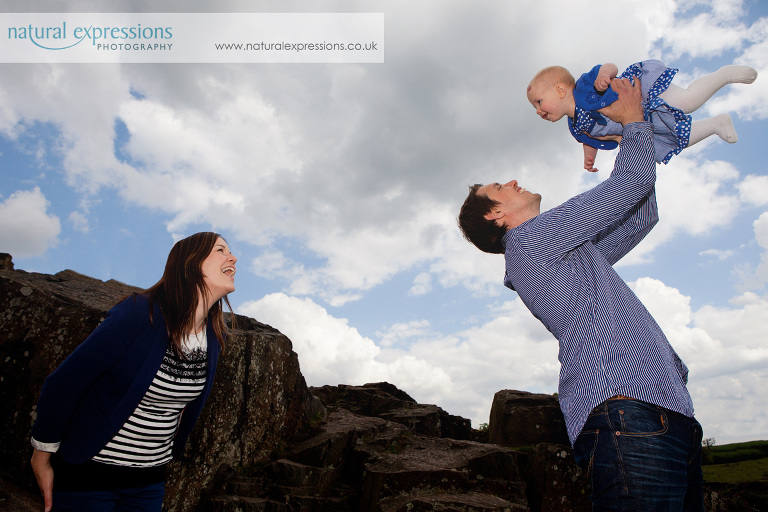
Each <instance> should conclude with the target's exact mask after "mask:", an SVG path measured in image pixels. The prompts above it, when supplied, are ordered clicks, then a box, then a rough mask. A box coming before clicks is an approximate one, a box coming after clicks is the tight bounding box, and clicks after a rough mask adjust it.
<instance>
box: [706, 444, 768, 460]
mask: <svg viewBox="0 0 768 512" xmlns="http://www.w3.org/2000/svg"><path fill="white" fill-rule="evenodd" d="M707 451H709V454H710V455H711V456H712V459H711V464H725V463H729V462H743V461H747V460H755V459H762V458H765V457H768V441H750V442H748V443H732V444H724V445H722V446H711V447H709V448H705V449H704V452H705V457H704V459H705V461H707V459H708V457H707V456H706V452H707Z"/></svg>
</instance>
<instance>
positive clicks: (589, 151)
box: [582, 144, 598, 172]
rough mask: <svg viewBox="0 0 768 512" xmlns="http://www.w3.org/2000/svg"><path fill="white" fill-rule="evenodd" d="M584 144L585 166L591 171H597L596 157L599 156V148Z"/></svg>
mask: <svg viewBox="0 0 768 512" xmlns="http://www.w3.org/2000/svg"><path fill="white" fill-rule="evenodd" d="M582 146H584V168H585V169H586V170H588V171H589V172H597V171H598V169H597V168H595V157H596V156H597V148H593V147H592V146H590V145H589V144H582Z"/></svg>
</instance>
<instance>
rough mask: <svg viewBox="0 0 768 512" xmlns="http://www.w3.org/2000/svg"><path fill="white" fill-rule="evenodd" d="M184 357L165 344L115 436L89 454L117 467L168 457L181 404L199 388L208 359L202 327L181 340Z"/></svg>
mask: <svg viewBox="0 0 768 512" xmlns="http://www.w3.org/2000/svg"><path fill="white" fill-rule="evenodd" d="M184 347H185V351H184V355H185V358H181V357H179V356H178V355H177V354H176V353H175V352H174V350H173V347H172V346H171V345H170V344H169V346H168V350H167V351H166V353H165V357H164V358H163V362H162V364H161V365H160V369H159V370H158V372H157V375H156V376H155V378H154V380H153V381H152V384H151V385H150V386H149V389H148V390H147V392H146V393H145V394H144V398H142V399H141V402H140V403H139V405H138V406H137V407H136V410H135V411H133V414H131V417H130V418H128V420H127V421H126V422H125V424H124V425H123V427H122V428H121V429H120V431H119V432H118V433H117V434H115V437H113V438H112V440H111V441H110V442H109V443H107V444H106V445H105V446H104V448H102V449H101V451H100V452H99V453H98V454H97V455H96V456H94V457H93V460H94V461H96V462H101V463H103V464H112V465H118V466H131V467H153V466H159V465H162V464H166V463H167V462H169V461H170V460H171V450H172V448H173V436H174V434H175V433H176V428H177V427H178V424H179V419H180V418H181V412H182V411H183V410H184V407H186V405H187V404H188V403H190V402H192V401H193V400H194V399H195V398H197V397H198V396H199V395H200V393H202V391H203V387H204V386H205V375H206V367H207V362H208V352H207V336H206V333H205V329H203V331H202V332H201V333H200V334H198V335H191V336H189V337H187V339H186V340H185V342H184Z"/></svg>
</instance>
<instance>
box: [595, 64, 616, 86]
mask: <svg viewBox="0 0 768 512" xmlns="http://www.w3.org/2000/svg"><path fill="white" fill-rule="evenodd" d="M618 74H619V68H617V67H616V64H613V63H611V62H607V63H605V64H603V65H602V66H600V71H598V72H597V79H596V80H595V89H597V90H598V91H600V92H602V91H607V90H608V88H609V87H610V86H611V80H613V79H614V78H616V75H618Z"/></svg>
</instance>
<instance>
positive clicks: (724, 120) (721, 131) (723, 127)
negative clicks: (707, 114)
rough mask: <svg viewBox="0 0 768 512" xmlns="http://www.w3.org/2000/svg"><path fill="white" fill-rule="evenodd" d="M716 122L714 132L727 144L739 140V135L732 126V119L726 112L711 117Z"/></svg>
mask: <svg viewBox="0 0 768 512" xmlns="http://www.w3.org/2000/svg"><path fill="white" fill-rule="evenodd" d="M713 119H714V120H715V121H716V122H717V124H716V125H715V133H716V134H717V136H718V137H720V138H721V139H723V140H724V141H725V142H727V143H728V144H733V143H734V142H737V141H738V140H739V136H738V134H737V133H736V128H734V127H733V121H732V120H731V116H729V115H728V114H720V115H719V116H715V117H714V118H713Z"/></svg>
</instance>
